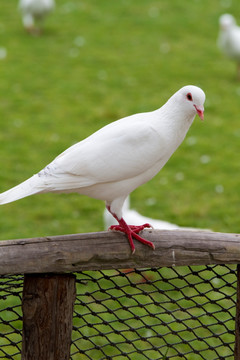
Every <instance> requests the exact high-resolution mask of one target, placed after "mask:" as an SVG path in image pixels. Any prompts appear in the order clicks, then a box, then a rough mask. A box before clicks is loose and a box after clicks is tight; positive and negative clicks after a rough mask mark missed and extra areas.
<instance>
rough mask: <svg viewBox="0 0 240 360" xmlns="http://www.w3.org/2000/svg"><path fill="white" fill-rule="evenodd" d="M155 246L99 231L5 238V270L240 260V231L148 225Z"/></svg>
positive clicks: (1, 248)
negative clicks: (174, 228)
mask: <svg viewBox="0 0 240 360" xmlns="http://www.w3.org/2000/svg"><path fill="white" fill-rule="evenodd" d="M142 235H143V237H145V238H146V239H148V240H150V241H152V242H154V244H155V246H156V249H155V251H153V250H152V249H151V248H148V247H147V246H145V245H142V244H140V243H138V242H137V241H135V245H136V252H135V254H134V255H132V254H131V251H130V247H129V244H128V241H127V239H126V237H125V236H124V235H123V234H121V233H117V232H106V231H105V232H98V233H87V234H74V235H62V236H49V237H39V238H32V239H19V240H6V241H0V275H4V274H23V273H24V274H28V273H31V274H32V273H49V272H51V273H65V272H74V271H80V270H97V269H111V268H115V269H116V268H129V267H131V268H137V267H138V268H139V267H159V266H180V265H210V264H230V263H232V264H233V263H234V264H237V263H240V235H239V234H229V233H228V234H225V233H216V232H210V231H186V230H171V231H170V230H168V231H167V230H144V231H143V232H142Z"/></svg>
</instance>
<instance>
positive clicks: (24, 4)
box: [19, 0, 55, 35]
mask: <svg viewBox="0 0 240 360" xmlns="http://www.w3.org/2000/svg"><path fill="white" fill-rule="evenodd" d="M54 7H55V2H54V0H19V10H20V11H21V12H22V21H23V26H24V27H25V29H26V30H27V31H28V32H30V33H31V34H35V35H37V34H39V33H40V32H41V25H42V23H43V21H44V18H45V17H46V16H47V14H48V13H49V12H50V11H52V10H53V9H54ZM36 23H38V25H39V27H36Z"/></svg>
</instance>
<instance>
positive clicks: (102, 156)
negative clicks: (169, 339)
mask: <svg viewBox="0 0 240 360" xmlns="http://www.w3.org/2000/svg"><path fill="white" fill-rule="evenodd" d="M204 101H205V94H204V92H203V90H201V89H200V88H198V87H196V86H193V85H189V86H185V87H183V88H181V89H180V90H179V91H177V92H176V93H175V94H174V95H173V96H172V97H170V99H169V100H168V101H167V102H166V103H165V104H164V105H163V106H162V107H161V108H160V109H157V110H155V111H152V112H146V113H140V114H135V115H131V116H128V117H125V118H122V119H120V120H117V121H115V122H113V123H111V124H108V125H106V126H104V127H103V128H102V129H100V130H98V131H97V132H95V133H94V134H92V135H91V136H89V137H88V138H86V139H84V140H82V141H81V142H79V143H77V144H75V145H73V146H71V147H70V148H68V149H67V150H66V151H64V152H63V153H61V154H60V155H59V156H58V157H56V158H55V159H54V160H53V161H52V162H51V163H50V164H49V165H47V166H46V167H45V168H44V169H43V170H41V171H40V172H39V173H38V174H35V175H33V176H32V177H31V178H29V179H28V180H26V181H24V182H23V183H21V184H19V185H17V186H15V187H14V188H12V189H10V190H8V191H5V192H4V193H2V194H0V204H6V203H9V202H12V201H15V200H18V199H21V198H23V197H26V196H30V195H33V194H36V193H46V192H65V193H68V192H77V193H80V194H83V195H88V196H90V197H92V198H96V199H100V200H104V201H105V202H106V208H107V209H108V211H109V212H110V213H111V214H112V215H113V217H114V218H115V219H116V220H117V221H118V223H119V225H113V226H111V227H110V230H117V231H121V232H123V233H125V234H126V235H127V237H128V240H129V243H130V246H131V249H132V253H134V251H135V246H134V243H133V238H135V239H137V240H138V241H140V242H142V243H143V244H146V245H148V246H150V247H152V248H153V249H154V244H153V243H152V242H150V241H148V240H145V239H143V238H142V237H140V236H139V235H138V233H139V232H140V231H141V230H143V229H144V228H145V227H150V225H149V224H144V225H142V226H134V225H128V224H127V223H126V222H125V220H124V219H123V217H122V207H123V203H124V201H125V199H126V198H127V196H128V194H129V193H131V192H132V191H133V190H134V189H136V188H137V187H138V186H140V185H142V184H144V183H146V182H147V181H149V180H150V179H152V178H153V177H154V176H155V175H156V174H157V173H158V172H159V171H160V170H161V168H162V167H163V166H164V165H165V163H166V162H167V160H168V159H169V158H170V156H171V155H172V154H173V153H174V151H175V150H176V149H177V148H178V146H179V145H180V144H181V142H182V141H183V139H184V138H185V135H186V133H187V131H188V129H189V127H190V126H191V124H192V122H193V120H194V117H195V115H196V114H198V115H199V117H200V118H201V119H202V120H203V117H204Z"/></svg>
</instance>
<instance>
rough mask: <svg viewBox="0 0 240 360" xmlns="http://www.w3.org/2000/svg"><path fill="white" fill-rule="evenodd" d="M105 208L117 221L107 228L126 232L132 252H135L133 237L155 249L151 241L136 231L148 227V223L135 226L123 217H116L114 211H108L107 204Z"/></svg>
mask: <svg viewBox="0 0 240 360" xmlns="http://www.w3.org/2000/svg"><path fill="white" fill-rule="evenodd" d="M107 209H108V211H109V212H110V213H111V214H112V216H113V217H114V218H115V219H116V220H117V221H118V223H119V225H112V226H110V228H109V230H115V231H121V232H123V233H124V234H126V235H127V237H128V241H129V244H130V247H131V249H132V253H133V254H134V253H135V246H134V243H133V238H135V239H136V240H138V241H140V242H141V243H142V244H145V245H148V246H150V247H151V248H152V249H153V250H154V249H155V246H154V244H153V243H152V242H151V241H148V240H146V239H144V238H142V237H141V236H139V235H138V233H139V232H140V231H142V230H143V229H145V228H150V227H151V225H150V224H143V225H139V226H137V225H136V226H135V225H128V224H127V223H126V221H125V220H124V219H123V218H121V219H118V217H117V216H116V215H115V214H114V213H112V212H111V211H110V207H109V206H107Z"/></svg>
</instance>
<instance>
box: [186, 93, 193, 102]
mask: <svg viewBox="0 0 240 360" xmlns="http://www.w3.org/2000/svg"><path fill="white" fill-rule="evenodd" d="M187 99H188V100H189V101H192V94H191V93H188V94H187Z"/></svg>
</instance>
